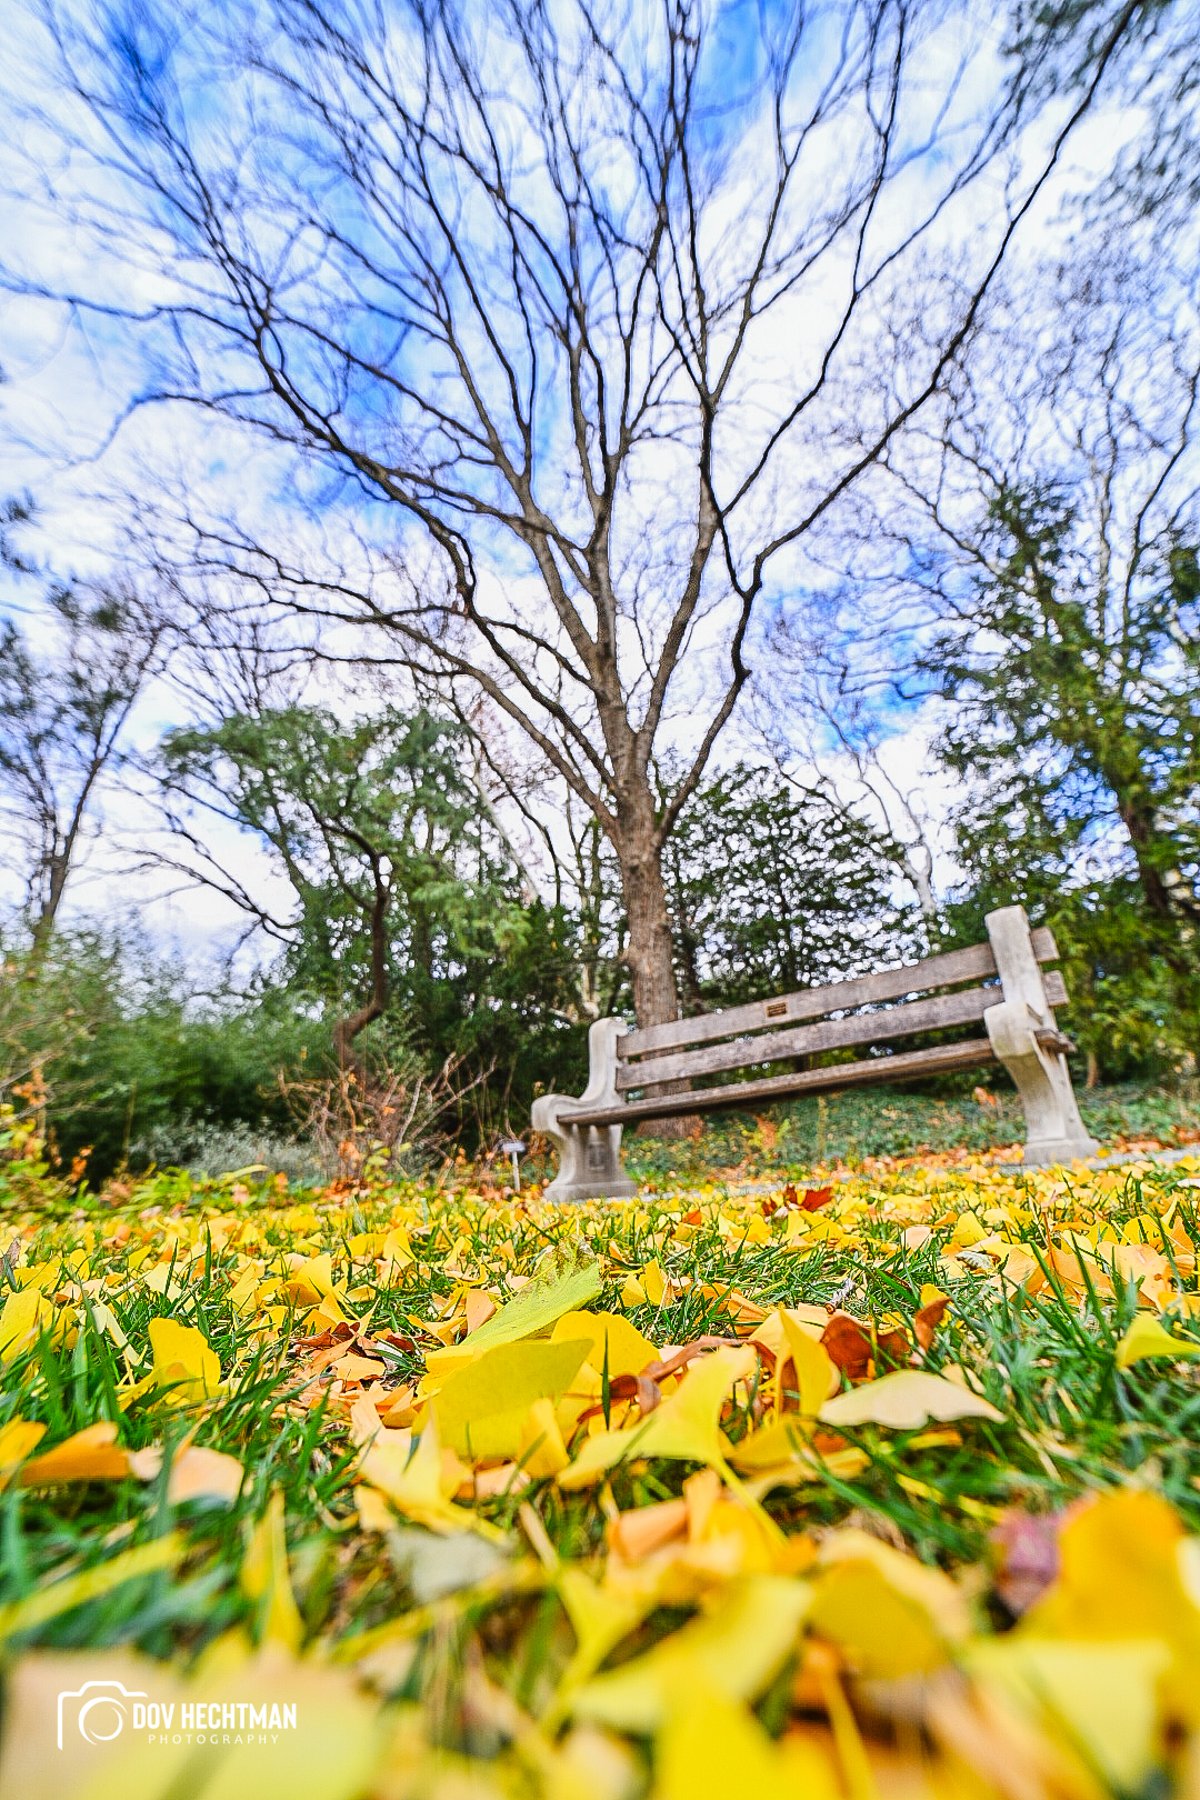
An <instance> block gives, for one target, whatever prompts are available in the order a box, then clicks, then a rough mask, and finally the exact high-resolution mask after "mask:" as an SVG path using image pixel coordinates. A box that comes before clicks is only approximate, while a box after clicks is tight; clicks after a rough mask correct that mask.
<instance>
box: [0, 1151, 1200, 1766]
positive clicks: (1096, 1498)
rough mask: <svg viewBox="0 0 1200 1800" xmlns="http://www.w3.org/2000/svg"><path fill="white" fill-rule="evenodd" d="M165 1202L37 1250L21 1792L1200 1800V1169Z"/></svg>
mask: <svg viewBox="0 0 1200 1800" xmlns="http://www.w3.org/2000/svg"><path fill="white" fill-rule="evenodd" d="M156 1179H157V1180H158V1181H159V1186H158V1187H147V1188H146V1189H144V1190H143V1191H139V1192H136V1193H135V1194H134V1195H133V1196H132V1197H130V1198H128V1199H127V1200H126V1201H125V1202H124V1203H122V1204H121V1205H119V1206H116V1207H112V1208H102V1207H99V1206H94V1207H91V1208H86V1209H81V1210H80V1212H79V1213H77V1214H75V1215H72V1216H69V1217H63V1218H48V1217H43V1216H40V1215H38V1214H35V1213H30V1214H22V1215H13V1214H8V1215H4V1216H3V1221H2V1222H0V1265H2V1268H3V1271H4V1273H5V1285H4V1287H3V1288H2V1289H0V1364H2V1365H3V1374H4V1391H3V1407H2V1410H0V1502H2V1503H3V1505H4V1507H5V1508H6V1509H7V1510H6V1519H7V1520H8V1523H7V1524H6V1527H5V1530H6V1532H7V1534H8V1535H7V1536H6V1537H5V1540H4V1541H5V1544H6V1560H5V1565H4V1570H3V1574H2V1575H0V1580H3V1582H4V1583H5V1586H4V1588H3V1593H2V1598H0V1639H3V1640H4V1641H5V1643H6V1645H8V1647H9V1674H8V1677H7V1701H6V1716H7V1719H8V1724H7V1728H6V1730H5V1733H4V1738H3V1746H2V1751H0V1792H3V1793H5V1794H7V1793H9V1792H12V1793H17V1792H20V1793H21V1794H22V1795H23V1796H29V1797H30V1800H40V1797H41V1796H46V1797H47V1800H48V1797H49V1796H50V1795H52V1794H53V1795H55V1796H57V1795H59V1794H61V1793H66V1792H68V1791H71V1792H73V1791H78V1792H79V1793H81V1794H94V1795H96V1796H100V1795H107V1794H113V1795H116V1794H121V1795H122V1796H123V1797H125V1800H134V1797H136V1800H142V1797H143V1796H144V1797H145V1800H168V1796H170V1795H173V1794H176V1793H182V1792H183V1791H184V1789H185V1788H186V1790H187V1791H188V1792H192V1791H195V1792H197V1793H203V1794H205V1796H210V1795H215V1796H226V1795H228V1796H229V1797H230V1800H235V1797H236V1796H237V1795H238V1794H240V1793H242V1792H261V1793H268V1792H272V1793H273V1792H279V1793H287V1794H288V1795H289V1796H293V1797H295V1800H305V1797H307V1796H311V1800H356V1797H360V1800H361V1797H364V1796H365V1797H367V1800H393V1797H397V1800H399V1797H401V1796H403V1797H405V1800H407V1797H408V1796H412V1797H413V1800H422V1797H423V1796H428V1797H429V1800H454V1797H457V1796H459V1795H461V1796H464V1797H465V1796H471V1797H473V1800H489V1797H492V1796H495V1797H497V1800H499V1797H501V1796H510V1795H511V1796H518V1795H519V1796H529V1797H530V1800H538V1796H546V1797H547V1800H549V1797H551V1796H553V1797H555V1800H557V1797H558V1796H562V1797H563V1800H705V1797H706V1796H710V1795H711V1796H714V1797H715V1796H718V1795H719V1796H721V1800H727V1797H728V1796H732V1795H738V1794H741V1793H747V1794H761V1795H764V1796H774V1795H780V1796H795V1797H796V1800H886V1797H887V1796H889V1795H891V1794H896V1795H898V1796H902V1797H903V1800H1104V1796H1106V1795H1112V1796H1133V1795H1139V1794H1154V1795H1155V1796H1160V1795H1161V1796H1162V1797H1163V1800H1170V1797H1171V1796H1177V1797H1178V1800H1200V1535H1198V1530H1200V1451H1197V1450H1195V1448H1194V1446H1195V1440H1196V1439H1197V1437H1200V1432H1198V1430H1197V1424H1196V1421H1197V1420H1200V1295H1198V1293H1197V1279H1196V1275H1197V1264H1196V1255H1197V1246H1198V1244H1200V1226H1198V1224H1197V1205H1196V1199H1197V1188H1198V1187H1200V1161H1196V1160H1193V1161H1192V1162H1187V1161H1184V1162H1179V1163H1177V1164H1175V1165H1174V1167H1172V1168H1171V1169H1169V1170H1164V1169H1162V1168H1156V1167H1155V1166H1153V1165H1151V1164H1149V1163H1142V1164H1140V1165H1137V1166H1135V1167H1134V1168H1133V1169H1132V1170H1131V1169H1130V1168H1128V1167H1126V1168H1111V1169H1104V1170H1098V1171H1091V1172H1085V1171H1075V1172H1073V1173H1071V1172H1064V1171H1045V1172H1036V1173H1031V1174H1023V1173H1021V1172H1020V1171H1019V1170H1013V1169H1011V1168H1006V1167H1002V1166H1000V1165H999V1164H998V1163H997V1162H995V1161H986V1160H983V1161H976V1162H974V1163H971V1162H970V1161H968V1160H966V1159H961V1160H958V1161H954V1160H951V1159H940V1160H939V1159H926V1160H925V1161H924V1162H920V1161H912V1162H909V1163H898V1164H894V1165H891V1166H887V1167H882V1166H876V1167H869V1168H866V1169H863V1170H859V1171H830V1172H827V1173H825V1174H822V1175H821V1176H820V1177H819V1178H818V1177H814V1178H813V1179H814V1182H817V1181H818V1180H819V1183H820V1184H819V1185H812V1186H808V1187H805V1186H803V1184H801V1185H800V1186H796V1185H793V1184H792V1183H787V1184H780V1185H779V1186H778V1187H775V1188H770V1189H767V1188H760V1189H752V1188H750V1189H747V1190H746V1191H743V1192H735V1191H731V1190H730V1189H728V1188H726V1187H724V1186H722V1185H720V1184H716V1183H714V1184H711V1185H710V1186H708V1187H706V1188H702V1189H695V1188H693V1189H690V1190H689V1191H687V1192H686V1193H672V1192H669V1191H668V1192H664V1193H662V1194H660V1195H654V1194H646V1195H644V1196H642V1197H640V1198H638V1199H636V1200H632V1201H628V1202H618V1203H612V1204H604V1203H599V1202H596V1203H591V1204H588V1205H585V1206H582V1207H578V1208H575V1209H571V1210H569V1211H566V1210H562V1209H556V1208H554V1207H552V1206H549V1205H547V1204H546V1203H545V1202H544V1201H543V1200H541V1199H540V1198H539V1196H538V1195H537V1193H536V1192H534V1193H532V1194H527V1195H525V1196H523V1197H521V1198H520V1199H519V1200H517V1199H514V1198H512V1197H509V1196H506V1195H497V1194H495V1193H492V1194H489V1195H483V1194H471V1193H464V1192H459V1193H448V1192H434V1191H426V1190H422V1189H420V1188H417V1187H407V1188H398V1189H387V1188H381V1189H371V1188H369V1187H367V1186H363V1187H361V1188H358V1189H353V1190H348V1189H346V1188H344V1187H343V1188H334V1189H331V1190H330V1191H329V1192H328V1193H325V1194H311V1195H302V1196H297V1197H296V1198H291V1197H289V1196H288V1195H287V1194H286V1192H282V1191H281V1190H280V1189H279V1188H278V1187H276V1186H270V1185H268V1186H267V1187H265V1188H264V1190H263V1191H262V1193H260V1194H259V1195H258V1196H257V1197H254V1196H251V1195H250V1194H249V1192H248V1190H247V1189H245V1188H244V1187H239V1188H238V1190H237V1194H238V1197H237V1198H236V1200H235V1199H234V1197H233V1195H232V1194H231V1193H228V1192H226V1191H225V1190H223V1189H220V1188H217V1189H214V1190H213V1191H211V1192H209V1193H207V1194H199V1193H196V1192H194V1191H193V1190H191V1189H190V1188H187V1189H186V1190H185V1189H183V1188H181V1187H178V1186H177V1188H176V1189H172V1188H171V1187H170V1185H169V1179H168V1178H166V1177H163V1178H156ZM170 1179H174V1178H170ZM180 1182H182V1178H180ZM1180 1421H1185V1423H1182V1424H1181V1423H1180ZM22 1533H24V1534H25V1535H22ZM173 1607H174V1609H175V1610H174V1611H173V1610H172V1608H173ZM139 1608H140V1609H142V1611H143V1612H144V1617H145V1619H146V1620H147V1621H148V1623H147V1625H146V1628H145V1635H144V1640H143V1635H142V1633H141V1632H140V1629H139V1617H140V1616H141V1615H140V1613H139ZM130 1645H137V1646H139V1648H138V1649H131V1648H130V1647H129V1646H130ZM66 1646H71V1648H70V1649H69V1650H68V1649H67V1648H66ZM87 1680H97V1681H118V1680H119V1681H122V1682H123V1683H124V1684H125V1686H126V1687H127V1688H128V1689H129V1691H130V1692H131V1693H137V1694H139V1695H142V1696H153V1697H155V1698H156V1699H158V1698H159V1697H162V1703H163V1704H168V1703H170V1702H171V1700H172V1699H173V1700H174V1702H175V1703H177V1704H179V1705H183V1704H184V1702H185V1700H187V1699H188V1697H189V1696H200V1697H201V1698H204V1699H207V1698H208V1697H209V1694H210V1693H212V1694H219V1695H228V1694H231V1693H235V1692H236V1693H237V1694H239V1695H240V1694H242V1693H243V1692H244V1693H245V1694H247V1695H251V1696H252V1695H255V1694H260V1693H261V1694H264V1695H270V1696H273V1697H278V1696H282V1697H283V1698H284V1699H290V1698H292V1697H293V1696H295V1697H298V1698H299V1699H302V1700H303V1703H304V1707H305V1709H306V1715H305V1718H304V1719H303V1720H302V1721H301V1724H300V1726H298V1727H297V1735H296V1736H295V1737H294V1738H289V1739H288V1742H287V1743H286V1744H283V1745H282V1747H280V1748H278V1758H279V1760H278V1762H277V1764H276V1765H272V1764H271V1763H270V1761H269V1759H268V1758H265V1757H259V1750H258V1748H255V1749H254V1755H253V1757H249V1759H248V1760H245V1761H244V1762H239V1761H238V1758H237V1755H236V1754H235V1752H236V1751H238V1750H239V1748H241V1747H239V1746H237V1745H234V1744H230V1745H229V1746H225V1745H224V1744H219V1743H214V1744H213V1745H204V1746H201V1747H199V1748H202V1749H203V1757H201V1759H200V1760H199V1761H197V1762H196V1763H195V1764H192V1763H189V1762H188V1761H187V1758H186V1756H185V1755H184V1754H183V1752H182V1751H181V1750H179V1749H178V1748H177V1747H175V1746H174V1745H172V1744H170V1743H165V1744H164V1745H162V1746H156V1745H154V1744H144V1745H142V1746H141V1747H140V1748H138V1747H137V1746H133V1745H131V1744H130V1743H129V1742H128V1741H123V1742H121V1741H115V1742H112V1743H100V1744H95V1745H89V1744H83V1745H82V1746H81V1745H79V1744H76V1743H74V1742H72V1744H71V1745H70V1747H69V1754H68V1751H67V1750H64V1751H63V1752H62V1756H63V1758H64V1760H63V1761H62V1762H61V1763H56V1762H55V1761H54V1756H55V1755H56V1754H57V1751H56V1749H55V1745H54V1741H53V1736H52V1735H51V1737H49V1738H47V1735H46V1733H47V1731H48V1730H49V1729H50V1727H49V1726H48V1725H47V1723H46V1721H47V1719H48V1718H51V1717H52V1714H51V1712H48V1711H47V1708H48V1707H50V1706H51V1702H52V1701H54V1697H55V1696H57V1695H58V1694H59V1693H61V1692H68V1693H74V1691H75V1690H76V1689H78V1688H80V1687H81V1686H82V1684H83V1683H84V1682H85V1681H87ZM54 1703H55V1704H56V1703H57V1702H56V1701H54ZM39 1745H40V1750H39ZM160 1750H161V1755H160V1754H159V1752H160ZM135 1751H136V1754H135ZM88 1758H91V1760H90V1761H89V1760H88ZM256 1759H257V1760H256ZM64 1780H69V1781H70V1782H71V1783H73V1784H75V1786H73V1787H69V1788H68V1787H64V1786H63V1785H62V1784H63V1782H64ZM239 1783H242V1785H239ZM246 1783H249V1784H250V1785H248V1786H247V1785H245V1784H246ZM89 1784H90V1785H89Z"/></svg>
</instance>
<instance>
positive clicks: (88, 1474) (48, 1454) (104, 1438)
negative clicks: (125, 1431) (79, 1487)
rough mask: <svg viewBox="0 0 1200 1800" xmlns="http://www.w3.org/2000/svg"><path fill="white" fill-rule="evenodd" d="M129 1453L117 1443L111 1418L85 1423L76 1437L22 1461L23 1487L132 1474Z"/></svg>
mask: <svg viewBox="0 0 1200 1800" xmlns="http://www.w3.org/2000/svg"><path fill="white" fill-rule="evenodd" d="M130 1473H131V1470H130V1467H129V1455H128V1452H127V1451H125V1450H123V1449H122V1448H121V1447H120V1445H119V1444H118V1443H117V1428H116V1426H115V1425H114V1424H113V1423H112V1421H111V1419H102V1420H100V1421H99V1423H98V1424H95V1425H86V1426H85V1427H84V1429H83V1430H82V1431H77V1432H76V1433H75V1434H74V1436H73V1437H69V1438H67V1439H66V1440H65V1441H64V1442H63V1443H61V1444H56V1445H55V1447H54V1449H53V1450H46V1451H43V1453H42V1455H41V1456H35V1457H32V1458H31V1459H30V1461H28V1462H27V1463H25V1464H24V1465H23V1467H22V1468H21V1470H20V1473H19V1474H18V1476H17V1481H18V1482H19V1484H20V1486H21V1487H52V1486H55V1485H56V1484H57V1483H59V1482H63V1481H120V1480H122V1479H123V1478H124V1477H125V1476H126V1475H128V1474H130Z"/></svg>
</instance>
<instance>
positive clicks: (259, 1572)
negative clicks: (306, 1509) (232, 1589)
mask: <svg viewBox="0 0 1200 1800" xmlns="http://www.w3.org/2000/svg"><path fill="white" fill-rule="evenodd" d="M241 1585H242V1591H243V1593H244V1594H245V1595H246V1597H247V1599H248V1600H251V1601H253V1602H255V1603H256V1604H257V1606H258V1612H259V1629H260V1631H261V1634H262V1638H263V1641H264V1642H265V1643H268V1644H282V1645H283V1646H284V1647H285V1648H286V1649H288V1650H298V1649H299V1647H300V1642H301V1639H302V1638H303V1636H304V1626H303V1623H302V1621H301V1618H300V1609H299V1608H298V1607H297V1605H296V1599H295V1595H294V1594H293V1593H292V1582H291V1576H290V1575H289V1573H288V1558H287V1536H286V1533H285V1530H284V1514H283V1494H282V1492H281V1491H280V1489H279V1488H274V1489H273V1490H272V1492H271V1498H270V1502H269V1503H268V1506H267V1510H266V1512H265V1513H264V1514H263V1516H262V1518H261V1519H260V1520H259V1521H258V1523H257V1525H255V1526H253V1528H252V1529H251V1530H250V1531H249V1532H248V1533H247V1536H246V1549H245V1554H244V1555H243V1557H242V1568H241Z"/></svg>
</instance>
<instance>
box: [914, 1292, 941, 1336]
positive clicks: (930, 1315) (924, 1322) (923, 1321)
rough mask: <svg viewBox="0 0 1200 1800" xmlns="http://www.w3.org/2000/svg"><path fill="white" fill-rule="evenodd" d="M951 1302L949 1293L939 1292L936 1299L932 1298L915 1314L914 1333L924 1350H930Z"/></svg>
mask: <svg viewBox="0 0 1200 1800" xmlns="http://www.w3.org/2000/svg"><path fill="white" fill-rule="evenodd" d="M949 1304H950V1296H949V1294H939V1295H938V1297H937V1299H936V1300H930V1301H929V1303H928V1305H926V1306H923V1307H922V1308H921V1310H920V1311H919V1312H918V1313H916V1314H915V1315H914V1318H913V1333H914V1335H915V1337H916V1340H917V1342H918V1344H920V1346H921V1348H922V1350H928V1348H929V1346H930V1344H932V1342H933V1336H934V1333H935V1332H936V1330H937V1328H938V1326H939V1325H940V1324H941V1322H942V1319H943V1317H944V1316H945V1312H946V1308H947V1307H948V1306H949Z"/></svg>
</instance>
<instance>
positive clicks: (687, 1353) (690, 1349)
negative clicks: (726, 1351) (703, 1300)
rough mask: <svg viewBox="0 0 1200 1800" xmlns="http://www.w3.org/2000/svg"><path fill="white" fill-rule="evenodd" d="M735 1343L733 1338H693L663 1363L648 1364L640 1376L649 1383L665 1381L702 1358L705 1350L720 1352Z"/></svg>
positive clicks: (735, 1339)
mask: <svg viewBox="0 0 1200 1800" xmlns="http://www.w3.org/2000/svg"><path fill="white" fill-rule="evenodd" d="M737 1342H738V1340H737V1338H735V1337H712V1336H709V1335H705V1336H704V1337H698V1338H693V1339H692V1341H691V1343H690V1344H684V1345H683V1346H682V1347H681V1348H680V1349H678V1350H676V1352H675V1354H674V1356H669V1357H668V1358H667V1360H666V1361H665V1362H656V1363H648V1364H647V1365H646V1367H645V1368H644V1369H643V1370H642V1374H643V1375H645V1376H646V1377H647V1379H648V1380H650V1381H665V1380H666V1378H667V1376H668V1375H677V1374H678V1373H679V1371H680V1369H686V1368H687V1365H688V1364H689V1363H690V1362H691V1361H692V1360H693V1359H694V1358H695V1357H697V1356H702V1355H703V1354H704V1352H705V1351H706V1350H721V1349H723V1348H724V1347H725V1346H726V1345H728V1344H733V1345H736V1344H737Z"/></svg>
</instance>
